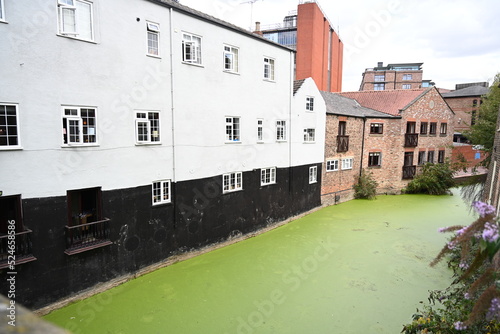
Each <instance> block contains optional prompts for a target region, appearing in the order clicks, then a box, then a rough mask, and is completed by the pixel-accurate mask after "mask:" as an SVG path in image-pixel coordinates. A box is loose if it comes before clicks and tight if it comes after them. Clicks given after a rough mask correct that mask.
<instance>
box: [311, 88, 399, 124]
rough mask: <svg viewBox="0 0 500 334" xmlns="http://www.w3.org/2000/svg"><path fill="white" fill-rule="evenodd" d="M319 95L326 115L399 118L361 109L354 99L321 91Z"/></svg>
mask: <svg viewBox="0 0 500 334" xmlns="http://www.w3.org/2000/svg"><path fill="white" fill-rule="evenodd" d="M321 95H322V96H323V99H324V100H325V104H326V113H327V114H331V115H339V116H349V117H358V118H399V116H394V115H389V114H386V113H383V112H380V111H377V110H374V109H371V108H366V107H363V106H362V105H360V104H359V103H358V102H357V101H356V100H355V99H351V98H348V97H345V96H342V95H340V94H339V93H330V92H325V91H321Z"/></svg>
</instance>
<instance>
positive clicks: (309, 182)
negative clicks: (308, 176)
mask: <svg viewBox="0 0 500 334" xmlns="http://www.w3.org/2000/svg"><path fill="white" fill-rule="evenodd" d="M315 183H318V181H313V182H311V181H309V184H315Z"/></svg>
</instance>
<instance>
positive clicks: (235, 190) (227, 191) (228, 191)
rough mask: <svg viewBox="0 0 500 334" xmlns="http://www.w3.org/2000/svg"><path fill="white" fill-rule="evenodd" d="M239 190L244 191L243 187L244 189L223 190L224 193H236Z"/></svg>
mask: <svg viewBox="0 0 500 334" xmlns="http://www.w3.org/2000/svg"><path fill="white" fill-rule="evenodd" d="M238 191H243V188H242V189H234V190H223V191H222V195H226V194H232V193H236V192H238Z"/></svg>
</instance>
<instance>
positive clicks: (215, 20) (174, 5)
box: [148, 0, 295, 52]
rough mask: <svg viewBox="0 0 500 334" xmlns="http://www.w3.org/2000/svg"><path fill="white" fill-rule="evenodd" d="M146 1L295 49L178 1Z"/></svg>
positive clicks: (263, 40)
mask: <svg viewBox="0 0 500 334" xmlns="http://www.w3.org/2000/svg"><path fill="white" fill-rule="evenodd" d="M148 1H150V2H153V3H156V4H158V5H162V6H165V7H168V8H175V9H177V10H178V11H179V12H182V13H184V14H187V15H191V16H195V17H197V18H199V19H202V20H205V21H209V22H211V23H214V24H217V25H220V26H223V27H225V28H228V29H231V30H233V31H236V32H239V33H241V34H244V35H247V36H248V37H252V38H255V39H258V40H260V41H262V42H266V43H268V44H272V45H274V46H277V47H281V48H283V49H286V50H287V51H292V52H295V50H293V49H290V48H289V47H286V46H284V45H281V44H279V43H276V42H273V41H271V40H269V39H267V38H264V37H262V36H260V35H257V34H254V33H253V32H250V31H248V30H246V29H243V28H241V27H238V26H237V25H234V24H232V23H229V22H226V21H223V20H221V19H218V18H216V17H214V16H211V15H208V14H205V13H203V12H200V11H198V10H196V9H193V8H191V7H188V6H185V5H182V4H180V3H178V2H176V1H173V0H148Z"/></svg>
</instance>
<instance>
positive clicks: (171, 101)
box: [169, 7, 177, 229]
mask: <svg viewBox="0 0 500 334" xmlns="http://www.w3.org/2000/svg"><path fill="white" fill-rule="evenodd" d="M169 20H170V105H171V108H170V113H171V122H172V124H171V126H172V129H171V134H172V181H173V182H174V183H177V178H176V175H175V126H174V125H175V108H174V42H173V40H174V23H173V8H172V7H170V10H169ZM175 188H176V187H174V189H175ZM172 197H173V202H174V203H173V204H174V213H173V214H174V217H173V218H174V229H175V228H176V227H177V213H176V212H177V210H176V208H177V196H175V194H174V196H172Z"/></svg>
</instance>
